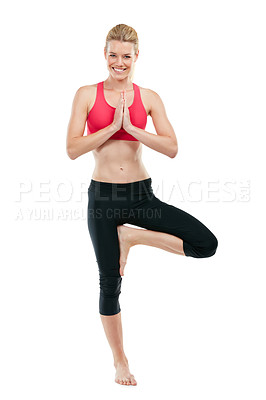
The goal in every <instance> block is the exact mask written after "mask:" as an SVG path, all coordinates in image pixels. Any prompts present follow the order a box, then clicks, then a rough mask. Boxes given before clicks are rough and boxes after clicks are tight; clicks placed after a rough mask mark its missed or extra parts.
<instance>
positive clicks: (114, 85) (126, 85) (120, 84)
mask: <svg viewBox="0 0 266 400" xmlns="http://www.w3.org/2000/svg"><path fill="white" fill-rule="evenodd" d="M104 86H105V89H112V90H115V91H117V92H120V91H121V90H124V89H126V90H131V89H132V87H133V83H132V81H131V79H130V78H129V77H126V78H125V79H119V80H118V79H114V78H113V77H112V76H110V75H109V77H108V78H107V79H106V80H105V81H104Z"/></svg>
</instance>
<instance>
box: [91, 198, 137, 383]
mask: <svg viewBox="0 0 266 400" xmlns="http://www.w3.org/2000/svg"><path fill="white" fill-rule="evenodd" d="M108 204H109V205H110V207H108ZM110 211H112V203H111V202H110V203H108V202H105V203H104V202H102V201H100V200H97V199H96V198H95V193H94V192H93V191H89V204H88V228H89V232H90V236H91V240H92V244H93V247H94V251H95V256H96V262H97V263H98V270H99V277H100V278H99V279H100V297H99V312H100V317H101V321H102V324H103V327H104V331H105V334H106V337H107V340H108V343H109V345H110V347H111V350H112V353H113V358H114V366H115V368H116V377H115V381H116V382H117V383H120V384H126V385H136V384H137V382H136V380H135V378H134V376H133V375H132V374H131V373H130V371H129V367H128V360H127V358H126V355H125V352H124V347H123V332H122V321H121V309H120V304H119V295H120V293H121V284H122V277H121V275H120V273H119V257H120V250H119V240H118V234H117V224H116V221H115V219H114V218H113V217H112V213H109V212H110Z"/></svg>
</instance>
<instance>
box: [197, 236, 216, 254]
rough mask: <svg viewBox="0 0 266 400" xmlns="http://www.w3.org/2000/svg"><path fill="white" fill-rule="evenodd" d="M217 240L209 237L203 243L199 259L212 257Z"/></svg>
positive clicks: (214, 237)
mask: <svg viewBox="0 0 266 400" xmlns="http://www.w3.org/2000/svg"><path fill="white" fill-rule="evenodd" d="M217 247H218V240H217V238H216V236H215V235H213V234H212V235H211V236H209V237H208V239H206V241H205V242H204V246H203V248H202V252H201V254H202V255H201V257H212V256H213V255H214V254H215V253H216V250H217Z"/></svg>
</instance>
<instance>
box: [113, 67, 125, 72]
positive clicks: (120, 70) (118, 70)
mask: <svg viewBox="0 0 266 400" xmlns="http://www.w3.org/2000/svg"><path fill="white" fill-rule="evenodd" d="M113 69H114V70H115V71H117V72H123V71H124V69H117V68H114V67H113Z"/></svg>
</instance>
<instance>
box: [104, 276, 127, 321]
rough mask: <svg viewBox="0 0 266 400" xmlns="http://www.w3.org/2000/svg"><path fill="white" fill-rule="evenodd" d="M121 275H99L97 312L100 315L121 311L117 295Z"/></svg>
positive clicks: (118, 293) (119, 291) (119, 288)
mask: <svg viewBox="0 0 266 400" xmlns="http://www.w3.org/2000/svg"><path fill="white" fill-rule="evenodd" d="M121 284H122V277H121V276H103V275H100V299H99V312H100V314H102V315H114V314H117V313H119V312H120V311H121V309H120V304H119V295H120V293H121Z"/></svg>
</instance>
